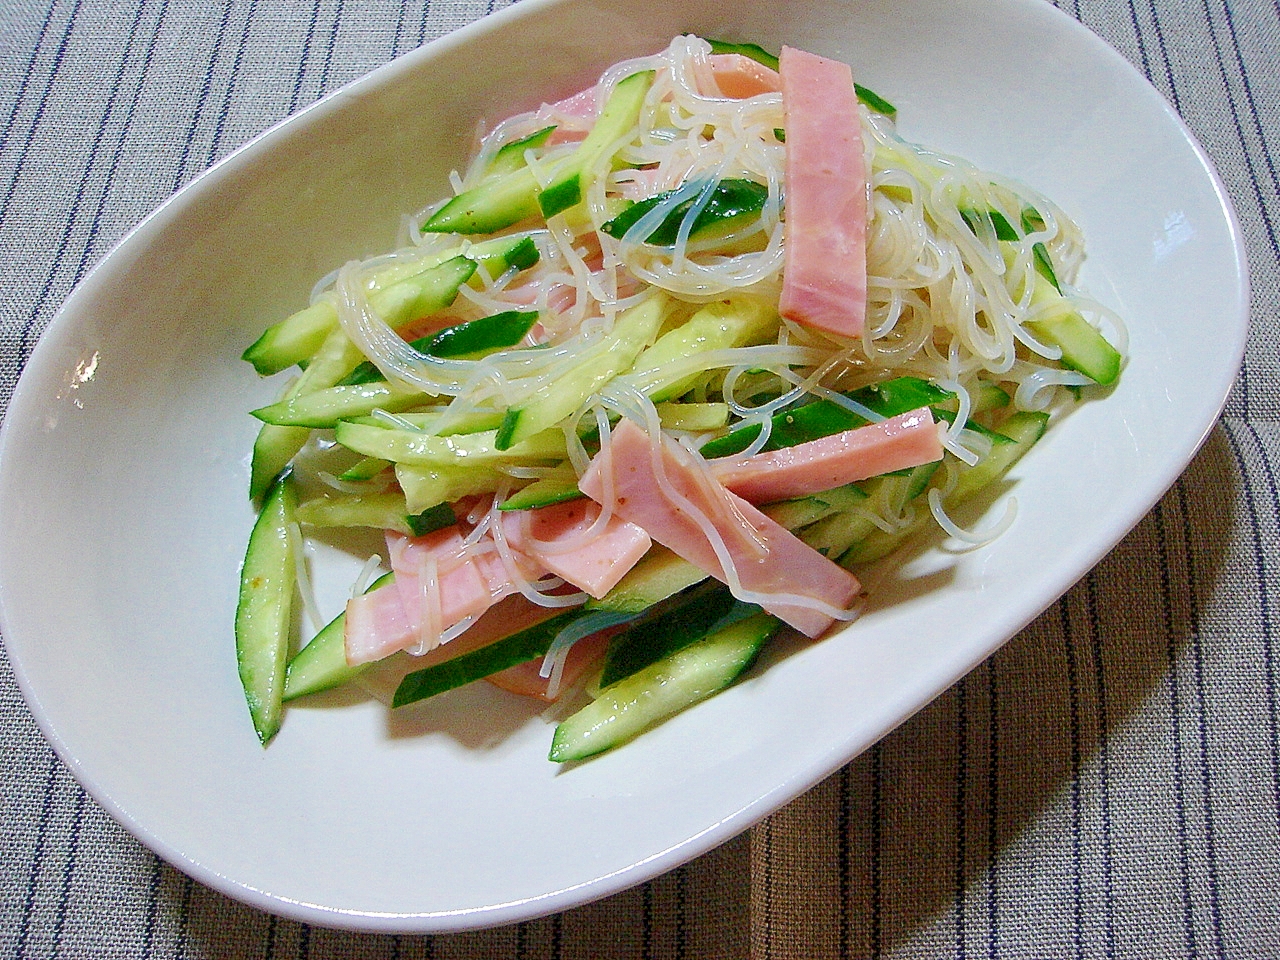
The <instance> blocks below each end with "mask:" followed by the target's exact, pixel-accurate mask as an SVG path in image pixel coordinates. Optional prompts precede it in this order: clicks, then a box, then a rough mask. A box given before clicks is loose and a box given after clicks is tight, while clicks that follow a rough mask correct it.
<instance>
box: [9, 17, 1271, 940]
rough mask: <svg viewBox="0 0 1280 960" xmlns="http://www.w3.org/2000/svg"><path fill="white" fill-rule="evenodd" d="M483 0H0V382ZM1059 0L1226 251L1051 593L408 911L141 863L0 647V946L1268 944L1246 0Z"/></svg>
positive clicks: (1259, 219) (1266, 514) (1256, 36)
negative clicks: (606, 883) (641, 814)
mask: <svg viewBox="0 0 1280 960" xmlns="http://www.w3.org/2000/svg"><path fill="white" fill-rule="evenodd" d="M494 6H495V4H494V0H488V3H487V4H486V2H485V0H436V2H433V3H424V2H422V0H416V2H412V3H407V4H405V5H403V6H401V5H400V4H398V3H391V2H388V0H365V2H362V3H359V4H353V3H350V2H345V3H344V0H309V2H305V3H297V4H288V3H284V2H282V0H208V2H194V0H113V2H108V0H7V2H5V3H3V5H0V118H2V126H0V250H2V251H3V253H2V255H0V307H2V310H0V401H3V402H7V400H8V398H9V397H10V395H11V393H12V390H13V387H14V384H15V382H16V380H17V377H18V375H19V373H20V371H21V369H22V366H23V363H24V362H25V360H26V359H27V357H28V356H29V355H30V351H31V349H32V347H33V345H34V343H35V341H36V338H37V337H38V336H39V334H40V331H41V330H42V329H43V327H44V325H45V324H46V323H47V322H48V320H49V319H50V318H51V316H52V315H53V313H54V312H55V311H56V309H57V307H58V305H59V304H60V303H61V301H62V300H63V299H64V297H65V296H66V295H67V294H68V292H69V291H70V290H71V288H72V287H73V286H74V284H75V283H76V282H77V281H78V280H79V279H80V278H81V277H82V276H84V274H85V272H86V270H87V269H88V268H89V267H90V266H91V265H92V264H93V263H94V262H95V261H96V260H98V259H99V258H100V257H102V256H103V255H104V254H105V253H106V252H107V250H108V249H109V248H110V247H111V246H112V244H113V243H114V242H115V241H116V240H117V239H118V238H120V237H121V236H122V235H123V234H124V233H125V232H126V231H127V230H128V229H129V228H130V227H131V226H132V225H133V224H135V223H136V222H137V221H138V220H140V219H141V218H142V217H143V216H144V215H145V214H146V213H147V212H149V211H150V210H151V209H152V208H153V207H154V206H155V205H156V204H158V203H159V202H160V201H162V200H163V199H164V198H165V197H166V196H167V195H168V194H170V193H171V192H173V191H174V190H176V189H177V188H179V187H181V186H182V185H183V184H184V183H185V182H187V181H189V180H190V179H191V178H192V177H193V176H195V175H196V174H198V173H199V172H200V171H202V170H203V169H205V168H206V167H208V166H209V165H210V164H212V163H213V162H214V161H216V160H218V159H219V158H220V157H222V156H223V155H225V154H226V153H227V152H229V151H230V150H232V149H233V148H235V147H236V146H237V145H239V144H241V143H243V142H244V141H245V140H247V139H248V138H250V137H251V136H253V135H254V134H256V133H258V132H259V131H261V130H263V129H264V128H266V127H267V126H269V125H270V124H272V123H274V122H275V121H277V120H279V119H281V118H283V117H285V116H286V115H288V114H289V113H291V112H293V111H294V110H296V109H298V108H300V107H302V106H304V105H306V104H307V103H309V102H311V101H313V100H315V99H316V98H318V97H319V96H321V95H322V94H324V93H326V92H327V91H330V90H333V89H334V88H336V87H338V86H339V85H341V84H343V83H344V82H346V81H348V80H350V79H353V78H355V77H357V76H359V75H360V74H362V73H364V72H366V71H368V70H369V69H372V68H373V67H375V66H377V65H379V64H381V63H384V62H385V61H387V60H389V59H390V58H392V57H394V56H396V55H397V54H400V53H403V52H405V51H406V50H409V49H411V48H413V47H415V46H417V45H419V44H421V43H423V42H424V41H427V40H430V39H432V38H435V37H438V36H440V35H442V34H444V33H446V32H448V31H450V30H453V29H455V28H457V27H459V26H461V25H463V24H465V23H468V22H470V21H472V20H474V19H476V18H478V17H481V16H483V15H485V14H486V13H489V12H492V11H493V9H494ZM1061 6H1062V7H1063V9H1064V10H1065V11H1066V12H1067V13H1068V14H1070V15H1071V16H1073V17H1076V18H1077V19H1079V20H1080V21H1081V22H1083V23H1084V24H1085V25H1087V26H1088V27H1089V28H1090V29H1092V30H1094V31H1095V32H1096V33H1098V34H1099V35H1100V36H1102V37H1103V38H1104V39H1106V40H1107V41H1108V42H1110V43H1111V44H1112V45H1113V46H1115V47H1116V48H1117V49H1118V50H1119V51H1120V52H1121V53H1122V54H1123V55H1124V56H1125V57H1127V58H1128V59H1129V60H1130V61H1131V62H1132V63H1133V64H1134V65H1135V66H1136V67H1137V68H1138V69H1139V70H1140V71H1141V72H1142V73H1144V74H1145V75H1146V76H1147V77H1148V78H1150V80H1151V82H1152V83H1153V84H1154V85H1155V87H1156V88H1157V89H1158V90H1159V91H1160V92H1161V93H1162V94H1163V95H1164V96H1165V97H1166V98H1167V99H1168V100H1169V101H1170V102H1171V103H1172V104H1173V105H1174V107H1175V108H1176V109H1177V110H1178V112H1179V113H1180V114H1181V115H1182V117H1183V118H1184V119H1185V120H1186V122H1187V123H1188V124H1189V125H1190V127H1191V128H1192V129H1193V130H1194V132H1195V133H1196V135H1197V136H1198V137H1199V139H1200V140H1201V142H1202V143H1203V144H1204V145H1205V147H1206V148H1207V150H1208V152H1209V153H1210V155H1211V156H1212V158H1213V160H1214V162H1215V163H1216V165H1217V167H1218V170H1219V171H1220V173H1221V174H1222V176H1223V178H1224V180H1225V182H1226V185H1227V189H1228V191H1229V193H1230V196H1231V199H1232V201H1233V202H1234V204H1235V206H1236V209H1237V210H1238V212H1239V215H1240V220H1241V223H1242V225H1243V230H1244V235H1245V238H1246V241H1247V243H1248V250H1249V263H1250V268H1251V270H1252V278H1253V315H1252V332H1251V337H1250V341H1249V346H1248V351H1247V355H1246V358H1245V363H1244V368H1243V371H1242V372H1241V374H1240V377H1239V379H1238V382H1237V384H1236V386H1235V389H1234V391H1233V393H1232V395H1231V398H1230V400H1229V402H1228V404H1227V408H1226V411H1225V415H1224V417H1223V419H1222V421H1221V423H1220V425H1219V426H1218V427H1217V428H1216V429H1215V430H1214V431H1213V433H1212V435H1211V436H1210V438H1209V440H1208V442H1207V444H1206V445H1205V447H1204V448H1203V450H1202V451H1201V452H1200V454H1199V455H1198V456H1197V457H1196V459H1195V461H1194V462H1193V463H1192V465H1191V466H1190V468H1189V469H1188V470H1187V472H1186V473H1185V475H1184V476H1183V477H1182V478H1181V479H1180V480H1179V481H1178V483H1177V484H1176V485H1175V486H1174V488H1173V489H1172V490H1171V491H1170V492H1169V493H1168V495H1167V496H1165V497H1164V499H1163V500H1162V501H1161V502H1160V503H1159V504H1158V505H1157V506H1156V508H1155V509H1154V510H1153V511H1152V512H1151V513H1150V515H1148V516H1147V517H1146V518H1145V519H1144V520H1143V521H1142V522H1141V523H1140V524H1139V525H1138V526H1137V528H1136V529H1135V530H1134V531H1133V532H1132V533H1131V534H1130V535H1129V536H1128V537H1127V538H1126V539H1125V540H1124V541H1123V542H1122V543H1121V544H1120V546H1119V547H1118V548H1117V549H1116V550H1115V551H1114V552H1113V553H1112V554H1111V555H1110V556H1108V557H1107V558H1106V559H1105V560H1104V561H1103V562H1102V563H1101V564H1100V565H1099V566H1098V567H1097V568H1096V569H1095V570H1094V571H1093V572H1091V573H1090V574H1089V575H1088V576H1087V577H1085V579H1084V580H1083V581H1081V582H1080V583H1079V584H1078V585H1077V586H1076V587H1075V588H1074V589H1072V590H1071V591H1070V592H1069V593H1068V594H1067V595H1066V596H1065V597H1064V598H1063V599H1062V600H1060V601H1059V602H1058V603H1056V604H1055V605H1054V606H1053V607H1051V608H1050V609H1049V610H1048V611H1047V612H1046V613H1044V614H1043V615H1042V616H1041V617H1040V618H1039V619H1037V620H1036V621H1035V622H1034V623H1032V624H1031V625H1030V626H1029V627H1028V628H1027V629H1026V630H1024V631H1023V632H1022V633H1021V634H1019V635H1018V636H1017V637H1015V638H1014V639H1013V640H1012V641H1011V642H1009V643H1008V644H1007V645H1006V646H1005V647H1004V648H1002V649H1001V650H1000V651H999V652H998V653H997V654H996V655H995V656H993V657H992V658H991V659H990V660H989V661H988V662H986V663H985V664H983V665H982V666H980V667H979V668H978V669H977V670H975V671H974V672H973V673H972V674H970V675H969V676H968V677H966V678H965V679H964V680H963V681H961V682H960V683H959V684H957V685H956V686H955V687H954V688H953V689H951V690H950V691H948V692H947V693H946V694H945V695H943V696H942V697H940V698H939V699H938V700H937V701H935V702H934V703H933V704H932V705H931V706H929V707H928V708H927V709H925V710H924V711H923V712H922V713H920V714H918V715H917V716H916V717H914V718H913V719H912V720H910V721H909V722H908V723H906V724H905V725H904V726H903V727H901V728H900V729H899V730H897V731H896V732H895V733H893V734H892V735H891V736H889V737H888V738H887V739H885V740H884V741H883V742H881V743H880V744H879V745H878V746H876V747H875V748H873V749H872V750H870V751H869V752H868V753H866V754H865V755H863V756H862V757H860V758H858V759H857V760H855V761H854V762H852V763H851V764H849V765H848V766H847V767H845V768H844V769H842V770H840V771H839V772H838V773H837V774H835V775H834V776H832V777H831V778H830V779H828V780H827V781H826V782H824V783H823V784H821V785H820V786H818V787H817V788H815V789H814V790H812V791H811V792H810V793H809V794H807V795H805V796H803V797H801V798H800V799H799V800H797V801H795V802H794V803H793V804H792V805H791V806H789V807H787V808H785V809H783V810H782V811H780V812H779V813H777V814H775V815H774V816H772V817H770V818H769V819H768V820H766V821H764V822H763V823H761V824H760V825H758V826H757V827H755V828H754V829H752V830H751V831H750V833H749V834H747V835H743V836H741V837H739V838H738V839H736V840H734V841H732V842H731V843H729V844H727V845H726V846H724V847H722V848H720V849H718V850H716V851H715V852H713V853H710V854H708V855H706V856H704V857H702V858H700V859H698V860H695V861H693V862H692V863H689V864H687V865H685V866H684V867H681V868H680V869H677V870H675V871H673V872H671V873H669V874H667V875H665V876H662V877H660V878H658V879H655V880H653V881H651V882H649V883H645V884H643V885H642V886H640V887H638V888H635V889H632V890H630V891H627V892H625V893H622V894H619V895H617V896H615V897H613V898H611V899H608V900H605V901H603V902H599V903H595V904H591V905H588V906H584V907H581V908H578V909H575V910H571V911H568V912H566V913H563V914H559V915H555V916H551V917H546V918H543V919H539V920H536V921H530V922H528V923H522V924H518V925H515V926H510V927H506V928H502V929H497V930H488V931H479V932H474V933H467V934H452V935H447V936H438V937H393V936H381V935H377V936H375V935H360V934H354V933H344V932H335V931H331V930H326V929H320V928H310V927H307V926H303V925H300V924H298V923H296V922H293V921H286V920H281V919H277V918H273V917H271V916H269V915H267V914H263V913H259V912H257V911H255V910H253V909H251V908H248V907H245V906H243V905H240V904H238V903H236V902H234V901H231V900H228V899H226V898H224V897H223V896H221V895H219V894H216V893H214V892H212V891H210V890H208V889H206V888H204V887H202V886H200V885H199V884H197V883H194V882H193V881H191V880H190V879H188V878H186V877H185V876H183V875H182V874H181V873H179V872H177V871H175V870H174V869H172V868H171V867H169V866H168V865H166V864H164V863H162V862H160V861H158V860H157V858H156V857H155V856H154V855H152V854H151V853H150V852H149V851H148V850H147V849H145V848H144V847H142V846H140V845H139V844H138V843H137V842H135V841H134V840H133V839H132V838H131V837H129V836H128V835H127V834H126V833H125V832H124V831H123V830H122V829H121V828H120V827H119V826H117V825H116V824H115V823H114V822H113V821H112V820H111V819H110V818H108V817H107V815H106V814H105V813H103V811H102V810H101V809H99V808H98V807H97V806H96V804H95V803H94V802H93V801H92V800H90V799H89V798H87V797H86V795H85V794H84V793H83V792H82V791H81V789H80V788H79V786H78V785H77V784H76V782H75V781H74V780H73V779H72V778H71V777H70V776H69V775H68V773H67V772H66V770H65V769H64V768H63V767H62V766H61V765H60V763H59V761H58V760H57V759H56V758H55V756H54V755H53V753H52V751H51V750H50V749H49V747H48V746H47V745H46V744H45V742H44V741H43V739H42V738H41V736H40V733H39V731H38V730H37V728H36V725H35V723H34V721H33V719H32V717H31V715H30V713H29V712H28V710H27V707H26V706H25V704H24V702H23V700H22V697H21V695H20V694H19V692H18V689H17V687H16V684H15V682H14V678H13V674H12V671H11V670H10V668H9V666H8V663H7V661H5V662H4V664H3V666H0V720H2V723H0V747H2V749H0V956H4V957H22V958H37V957H40V958H43V957H66V958H72V957H86V958H87V957H94V958H98V957H103V958H105V957H120V958H143V957H148V958H170V957H189V958H205V957H207V958H230V957H273V958H274V957H298V958H320V957H335V958H363V957H386V958H390V957H432V958H445V957H458V958H462V957H467V958H471V957H476V958H479V957H518V958H530V960H532V958H538V957H601V958H618V960H622V958H632V957H634V958H646V960H647V958H658V957H683V958H695V957H724V958H735V957H747V956H751V957H760V958H765V957H771V958H792V957H805V958H808V957H815V958H816V957H863V956H895V957H968V956H983V957H997V956H1000V957H1026V958H1047V957H1116V956H1123V957H1143V958H1150V957H1204V956H1222V957H1277V956H1280V716H1278V708H1277V700H1278V698H1280V649H1277V646H1278V645H1280V634H1278V632H1277V620H1280V606H1278V605H1277V603H1276V598H1277V596H1280V581H1278V580H1277V571H1278V570H1280V494H1278V493H1277V478H1276V474H1277V470H1278V469H1280V464H1278V463H1277V460H1278V458H1280V422H1278V420H1280V361H1278V359H1277V353H1278V350H1280V270H1278V268H1277V254H1278V251H1280V246H1278V243H1277V231H1278V230H1280V5H1277V4H1276V3H1275V2H1274V0H1064V2H1063V3H1062V4H1061ZM1206 349H1212V344H1207V345H1206Z"/></svg>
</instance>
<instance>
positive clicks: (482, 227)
mask: <svg viewBox="0 0 1280 960" xmlns="http://www.w3.org/2000/svg"><path fill="white" fill-rule="evenodd" d="M539 212H540V208H539V206H538V181H537V179H536V178H535V177H534V175H533V171H532V170H530V169H529V168H528V167H521V168H519V169H517V170H513V171H511V172H510V173H504V174H500V175H498V176H496V177H493V178H492V179H485V180H482V181H480V183H479V184H478V185H476V186H475V187H472V188H471V189H470V190H464V191H463V192H462V193H460V194H458V195H457V196H456V197H454V198H453V199H452V200H450V201H449V202H448V203H446V204H445V205H444V206H443V207H441V208H440V209H439V210H437V211H436V212H435V213H434V214H433V215H432V216H431V217H430V218H429V219H428V220H427V222H426V223H424V224H423V225H422V232H423V233H466V234H473V233H495V232H497V231H498V230H502V229H504V228H506V227H510V226H512V225H514V224H517V223H519V222H520V221H522V220H527V219H529V218H531V217H534V216H537V214H538V213H539Z"/></svg>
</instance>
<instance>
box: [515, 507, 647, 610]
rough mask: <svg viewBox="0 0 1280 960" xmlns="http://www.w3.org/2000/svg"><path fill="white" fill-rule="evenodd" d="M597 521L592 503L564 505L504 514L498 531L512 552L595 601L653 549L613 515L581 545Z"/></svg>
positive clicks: (597, 512) (642, 533) (635, 528)
mask: <svg viewBox="0 0 1280 960" xmlns="http://www.w3.org/2000/svg"><path fill="white" fill-rule="evenodd" d="M599 516H600V507H599V506H598V505H597V504H595V503H594V502H592V501H590V500H569V501H566V502H564V503H555V504H551V505H550V506H546V507H539V508H538V509H536V510H520V511H513V512H512V513H508V514H505V515H504V516H503V521H504V522H503V525H502V530H503V533H504V534H505V535H506V538H507V543H509V544H510V545H511V548H512V549H513V550H518V551H519V552H521V553H523V554H525V555H526V556H528V557H530V558H532V559H533V560H536V561H537V562H538V563H540V564H541V565H542V566H543V567H545V568H546V569H547V570H549V571H550V572H551V573H554V574H555V575H556V576H558V577H563V578H564V579H565V580H567V581H569V582H570V583H571V584H573V585H574V586H575V587H577V588H578V589H579V590H584V591H586V592H587V593H589V594H590V595H591V596H593V597H595V598H596V599H599V598H600V597H603V596H604V595H605V594H606V593H608V592H609V591H610V590H611V589H612V588H613V586H614V584H616V583H617V582H618V581H619V580H621V579H622V577H623V575H624V574H625V573H626V572H627V571H628V570H630V569H631V568H632V567H633V566H635V564H636V561H638V560H639V559H640V558H641V557H643V556H644V555H645V553H646V552H647V551H648V549H649V547H650V546H651V545H652V543H653V541H652V540H650V539H649V534H647V533H645V531H644V530H643V529H641V528H640V527H638V526H636V525H635V524H634V523H628V522H627V521H626V520H624V519H622V518H621V517H619V516H617V515H616V514H615V515H612V516H610V517H609V519H608V520H607V521H605V524H604V529H603V530H601V531H599V532H598V533H596V534H594V535H592V536H591V539H590V540H584V539H583V538H584V536H586V534H587V533H588V531H589V530H590V528H591V525H592V524H593V523H595V521H596V520H597V519H598V518H599Z"/></svg>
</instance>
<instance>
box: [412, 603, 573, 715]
mask: <svg viewBox="0 0 1280 960" xmlns="http://www.w3.org/2000/svg"><path fill="white" fill-rule="evenodd" d="M584 616H586V612H585V611H584V610H583V609H582V608H581V607H576V608H574V609H572V610H568V611H566V612H564V613H561V614H557V615H556V616H554V617H552V618H551V619H550V620H544V621H543V622H542V623H539V624H537V625H536V626H532V627H529V628H527V629H525V630H521V631H520V632H518V633H513V634H511V636H509V637H505V638H503V639H502V640H498V641H497V642H496V643H491V644H489V645H488V646H486V647H481V648H480V649H479V650H473V651H472V652H470V653H464V654H463V655H462V656H460V657H454V658H453V659H452V660H446V661H444V663H438V664H435V665H434V666H430V667H427V668H425V669H423V670H415V671H414V672H413V673H410V674H408V675H406V676H405V678H404V679H403V680H401V681H400V686H398V687H397V688H396V692H395V696H394V697H392V700H391V705H392V706H393V707H403V706H405V705H406V704H410V703H415V702H417V701H418V700H425V699H426V698H427V697H434V696H435V695H436V694H438V693H444V692H445V691H446V690H452V689H454V688H455V687H461V686H465V685H466V684H468V683H471V682H472V681H474V680H480V679H483V678H484V677H487V676H489V675H490V674H494V673H497V672H498V671H500V670H506V669H507V668H508V667H514V666H515V665H516V664H518V663H525V662H526V661H529V660H533V659H535V658H537V657H540V656H542V655H543V654H544V653H546V652H547V650H548V648H550V646H551V642H552V641H553V640H555V638H556V636H557V634H559V633H560V631H561V630H563V629H564V628H565V627H567V626H568V625H569V624H571V623H573V622H574V621H575V620H577V619H579V618H581V617H584Z"/></svg>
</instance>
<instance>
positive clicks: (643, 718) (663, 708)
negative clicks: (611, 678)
mask: <svg viewBox="0 0 1280 960" xmlns="http://www.w3.org/2000/svg"><path fill="white" fill-rule="evenodd" d="M779 627H780V622H779V621H778V620H776V619H775V618H773V617H771V616H769V615H768V614H765V613H758V614H755V615H754V616H751V617H748V618H747V619H745V620H739V621H738V622H736V623H734V624H732V625H730V626H727V627H725V628H723V629H721V630H717V631H716V632H715V633H712V634H710V635H708V636H706V637H704V638H702V639H701V640H697V641H695V642H694V643H692V644H690V645H688V646H686V647H684V648H682V649H680V650H677V651H676V652H675V653H672V654H670V655H669V656H666V657H663V658H662V659H661V660H659V661H657V662H656V663H652V664H650V665H649V666H647V667H645V668H643V669H641V670H638V671H637V672H635V673H633V674H631V675H630V676H628V677H626V678H625V679H623V680H620V681H618V682H617V683H615V684H613V685H612V686H610V687H606V688H605V689H604V690H601V691H600V696H599V697H598V698H597V699H596V700H594V701H592V702H591V703H589V704H587V706H585V707H583V708H582V709H581V710H579V711H578V712H577V713H575V714H573V716H571V717H569V718H568V719H567V720H564V721H563V722H561V723H560V724H559V726H557V727H556V732H555V735H554V736H553V737H552V740H551V752H550V759H551V760H553V761H556V762H558V763H563V762H565V761H568V760H582V759H585V758H586V757H590V756H593V755H594V754H597V753H601V752H603V751H605V750H608V749H610V748H611V747H615V746H617V745H619V744H621V743H624V742H626V741H628V740H630V739H632V738H633V737H635V736H636V735H637V734H639V733H642V732H643V731H644V730H646V729H648V728H649V727H652V726H654V725H655V724H657V723H659V722H660V721H662V720H665V719H667V718H668V717H670V716H672V715H673V714H675V713H678V712H680V711H681V710H683V709H685V708H686V707H689V706H692V705H693V704H695V703H697V702H698V701H700V700H705V699H706V698H707V697H709V696H711V695H712V694H714V693H717V692H719V691H720V690H723V689H724V688H725V687H727V686H728V685H729V684H731V683H732V682H733V681H734V680H736V679H737V678H738V677H739V676H740V675H741V674H742V672H743V671H744V670H746V669H747V667H749V666H750V665H751V663H752V662H753V661H754V660H755V658H756V656H757V655H758V654H759V652H760V650H761V648H763V646H764V645H765V643H766V642H767V641H768V640H769V638H770V637H772V636H773V635H774V634H775V633H776V632H777V631H778V629H779Z"/></svg>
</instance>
